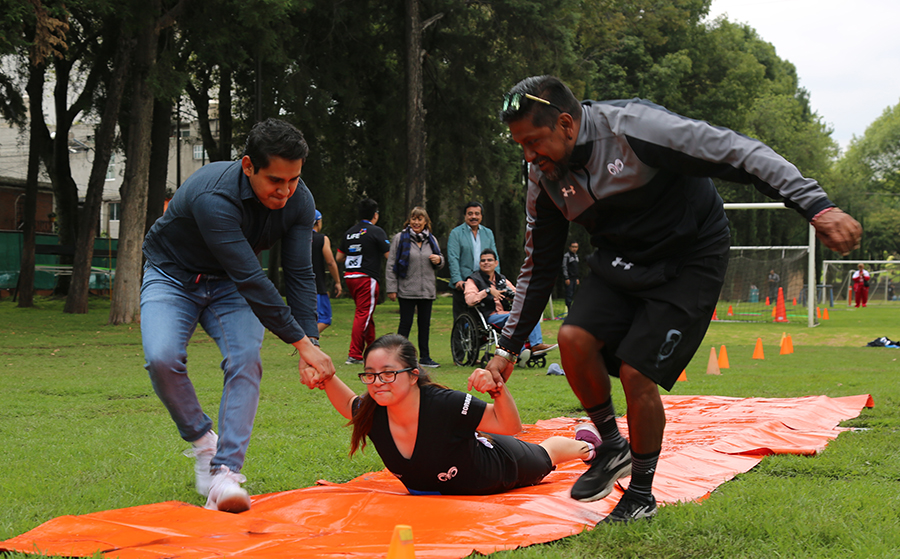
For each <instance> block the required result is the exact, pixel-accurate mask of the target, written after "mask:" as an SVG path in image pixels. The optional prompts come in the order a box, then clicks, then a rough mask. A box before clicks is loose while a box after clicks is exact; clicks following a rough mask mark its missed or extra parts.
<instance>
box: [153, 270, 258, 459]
mask: <svg viewBox="0 0 900 559" xmlns="http://www.w3.org/2000/svg"><path fill="white" fill-rule="evenodd" d="M191 287H192V288H193V289H192V288H185V287H183V286H182V284H181V282H179V281H177V280H175V279H173V278H171V277H169V276H168V275H166V274H164V273H163V272H161V271H160V270H158V269H157V268H155V267H153V266H146V267H145V268H144V281H143V284H142V285H141V336H142V338H143V342H144V357H145V359H146V360H147V363H146V365H145V367H146V369H147V371H148V372H149V373H150V381H151V383H152V384H153V390H154V391H155V392H156V395H157V396H159V399H160V400H161V401H162V403H163V405H165V406H166V409H167V410H168V411H169V415H171V416H172V419H173V420H174V421H175V425H176V426H177V427H178V433H179V434H180V435H181V438H183V439H184V440H186V441H189V442H193V441H196V440H197V439H199V438H200V437H202V436H203V435H204V434H206V432H207V431H209V430H210V429H211V428H212V421H211V420H210V418H209V416H208V415H206V414H205V413H203V409H202V408H201V407H200V402H199V401H198V400H197V394H196V392H195V391H194V385H193V384H192V383H191V379H190V378H188V374H187V345H188V342H189V341H190V339H191V336H192V335H193V333H194V330H196V328H197V324H198V323H199V324H200V325H201V326H202V327H203V329H204V330H205V331H206V333H207V334H209V336H210V337H211V338H212V339H213V340H215V342H216V345H218V346H219V351H221V352H222V357H223V359H222V364H221V367H222V370H223V371H224V373H225V380H224V387H223V389H222V400H221V402H220V403H219V428H218V431H219V445H218V449H217V452H216V455H215V457H214V458H213V459H212V462H211V465H212V467H213V469H215V468H217V467H219V466H228V468H229V469H230V470H232V471H234V472H240V471H241V467H242V466H243V465H244V456H245V455H246V454H247V446H248V445H249V444H250V434H251V432H252V431H253V420H254V418H255V417H256V408H257V406H258V404H259V384H260V381H261V380H262V361H261V359H260V348H261V347H262V340H263V333H264V332H265V329H264V328H263V326H262V324H261V323H260V322H259V319H258V318H256V315H255V314H253V311H252V310H251V309H250V305H249V304H247V301H246V300H245V299H244V298H243V297H242V296H241V295H240V294H239V293H238V291H237V287H236V286H235V284H234V282H232V281H231V280H229V279H227V278H225V279H211V278H204V279H201V280H200V283H199V285H196V286H191Z"/></svg>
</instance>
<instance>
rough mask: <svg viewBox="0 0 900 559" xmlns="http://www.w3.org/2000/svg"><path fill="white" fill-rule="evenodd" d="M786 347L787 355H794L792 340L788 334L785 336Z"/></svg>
mask: <svg viewBox="0 0 900 559" xmlns="http://www.w3.org/2000/svg"><path fill="white" fill-rule="evenodd" d="M787 346H788V353H794V340H793V339H792V338H791V335H790V334H788V335H787Z"/></svg>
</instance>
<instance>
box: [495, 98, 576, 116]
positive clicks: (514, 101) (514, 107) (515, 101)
mask: <svg viewBox="0 0 900 559" xmlns="http://www.w3.org/2000/svg"><path fill="white" fill-rule="evenodd" d="M524 99H531V100H532V101H537V102H538V103H541V104H544V105H548V106H550V107H553V108H554V109H556V110H557V111H559V112H560V113H563V112H565V111H563V110H562V109H560V108H559V107H558V106H556V105H554V104H553V103H551V102H550V101H547V100H546V99H541V98H540V97H538V96H536V95H532V94H530V93H507V94H506V95H504V96H503V112H504V113H505V112H506V111H509V110H511V111H513V112H515V111H518V110H519V109H520V108H521V107H522V101H523V100H524Z"/></svg>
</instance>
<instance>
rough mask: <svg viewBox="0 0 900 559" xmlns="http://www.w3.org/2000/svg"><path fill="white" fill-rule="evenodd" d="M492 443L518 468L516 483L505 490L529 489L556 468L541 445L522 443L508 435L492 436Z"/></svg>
mask: <svg viewBox="0 0 900 559" xmlns="http://www.w3.org/2000/svg"><path fill="white" fill-rule="evenodd" d="M490 440H491V443H492V444H493V445H495V446H497V447H499V448H501V449H502V450H503V452H505V453H506V454H507V455H509V456H510V457H511V458H512V459H513V460H515V463H516V466H517V468H518V473H517V475H516V479H515V483H514V484H513V485H511V486H509V487H506V488H505V489H504V490H509V489H513V488H515V487H528V486H529V485H537V484H538V483H540V482H541V480H543V479H544V478H545V477H547V474H549V473H550V472H552V471H553V470H554V468H555V466H554V465H553V462H551V461H550V455H549V454H547V450H546V449H545V448H544V447H542V446H541V445H538V444H534V443H529V442H525V441H520V440H519V439H517V438H515V437H510V436H507V435H495V434H493V433H491V435H490Z"/></svg>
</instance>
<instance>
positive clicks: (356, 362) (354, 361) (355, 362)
mask: <svg viewBox="0 0 900 559" xmlns="http://www.w3.org/2000/svg"><path fill="white" fill-rule="evenodd" d="M362 364H363V360H362V359H354V358H352V357H348V358H347V360H346V361H344V365H362Z"/></svg>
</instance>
